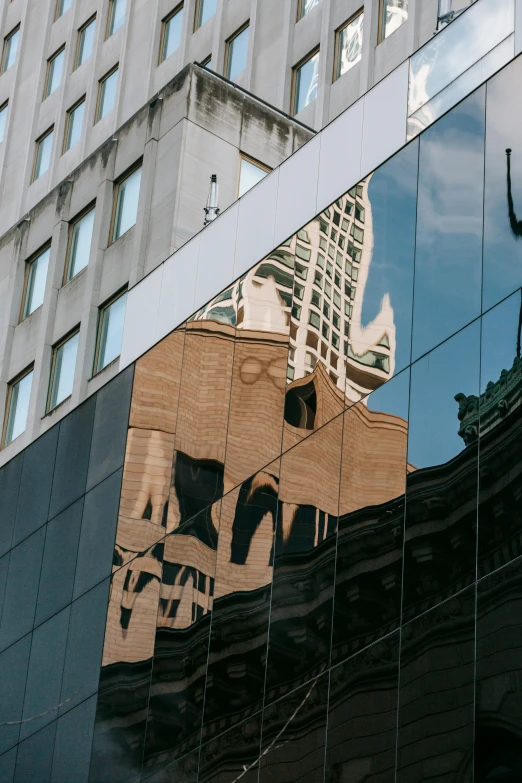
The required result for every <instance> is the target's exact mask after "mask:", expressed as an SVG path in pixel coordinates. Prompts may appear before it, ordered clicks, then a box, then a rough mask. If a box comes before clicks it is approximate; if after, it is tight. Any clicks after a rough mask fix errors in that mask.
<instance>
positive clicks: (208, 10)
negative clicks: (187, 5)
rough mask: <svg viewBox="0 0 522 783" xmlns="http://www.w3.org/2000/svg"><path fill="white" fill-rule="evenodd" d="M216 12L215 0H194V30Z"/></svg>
mask: <svg viewBox="0 0 522 783" xmlns="http://www.w3.org/2000/svg"><path fill="white" fill-rule="evenodd" d="M215 13H216V0H196V15H195V17H194V30H197V29H198V27H201V25H202V24H205V22H207V21H208V20H209V19H210V18H211V17H212V16H214V14H215Z"/></svg>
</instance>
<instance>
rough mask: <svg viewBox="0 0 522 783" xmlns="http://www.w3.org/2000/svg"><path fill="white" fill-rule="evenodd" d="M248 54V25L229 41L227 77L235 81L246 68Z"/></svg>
mask: <svg viewBox="0 0 522 783" xmlns="http://www.w3.org/2000/svg"><path fill="white" fill-rule="evenodd" d="M247 52H248V23H247V24H246V25H245V26H244V27H242V28H241V30H238V32H237V33H236V34H235V35H233V36H232V38H230V40H229V41H227V45H226V51H225V76H226V77H227V79H230V81H234V79H236V78H237V77H238V76H239V74H240V73H243V71H244V70H245V68H246V64H247Z"/></svg>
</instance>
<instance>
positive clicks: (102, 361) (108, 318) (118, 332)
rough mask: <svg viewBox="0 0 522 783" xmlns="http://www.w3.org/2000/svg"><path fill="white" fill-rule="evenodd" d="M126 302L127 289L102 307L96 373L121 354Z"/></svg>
mask: <svg viewBox="0 0 522 783" xmlns="http://www.w3.org/2000/svg"><path fill="white" fill-rule="evenodd" d="M126 303H127V291H125V292H124V293H123V294H119V295H118V296H117V297H115V298H114V299H112V300H111V301H110V302H108V303H107V304H105V305H103V306H102V307H101V308H100V318H99V322H98V339H97V341H96V356H95V361H94V372H95V373H97V372H100V370H103V368H104V367H107V365H108V364H110V363H111V362H112V361H114V359H117V358H118V356H119V355H120V351H121V341H122V339H123V324H124V321H125V306H126Z"/></svg>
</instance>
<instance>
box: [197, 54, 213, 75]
mask: <svg viewBox="0 0 522 783" xmlns="http://www.w3.org/2000/svg"><path fill="white" fill-rule="evenodd" d="M200 65H201V67H202V68H206V69H207V71H211V70H212V55H211V54H209V56H208V57H205V59H204V60H201V63H200Z"/></svg>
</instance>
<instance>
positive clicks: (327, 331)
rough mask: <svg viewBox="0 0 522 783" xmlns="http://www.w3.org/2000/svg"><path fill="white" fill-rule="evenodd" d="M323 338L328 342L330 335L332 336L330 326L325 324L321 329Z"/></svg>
mask: <svg viewBox="0 0 522 783" xmlns="http://www.w3.org/2000/svg"><path fill="white" fill-rule="evenodd" d="M321 332H322V335H323V337H324V338H325V339H326V340H328V335H329V334H330V327H329V326H328V324H325V323H323V327H322V329H321Z"/></svg>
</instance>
